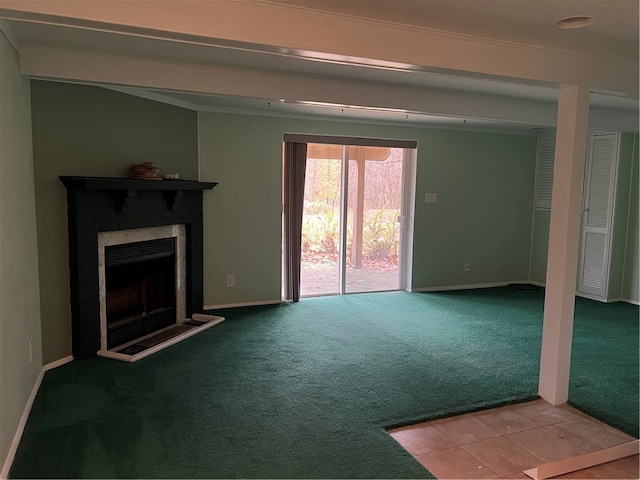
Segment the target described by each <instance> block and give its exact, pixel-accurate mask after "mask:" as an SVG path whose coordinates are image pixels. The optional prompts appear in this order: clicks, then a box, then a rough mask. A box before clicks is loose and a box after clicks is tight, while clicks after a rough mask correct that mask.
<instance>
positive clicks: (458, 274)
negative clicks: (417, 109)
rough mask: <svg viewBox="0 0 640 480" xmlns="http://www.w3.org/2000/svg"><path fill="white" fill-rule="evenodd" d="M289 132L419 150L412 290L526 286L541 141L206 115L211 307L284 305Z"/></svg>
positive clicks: (203, 146)
mask: <svg viewBox="0 0 640 480" xmlns="http://www.w3.org/2000/svg"><path fill="white" fill-rule="evenodd" d="M283 132H298V133H315V134H330V135H350V136H365V137H380V138H395V139H408V140H417V141H418V165H417V186H416V196H417V200H416V212H415V239H414V263H413V288H414V289H424V288H429V287H440V286H454V285H472V284H478V283H483V284H485V283H491V282H512V281H523V280H526V279H527V278H528V273H529V246H530V238H531V212H532V208H533V186H534V170H535V150H536V138H535V137H527V136H516V135H499V134H485V133H474V132H462V131H447V130H436V129H419V128H401V127H388V126H378V125H363V124H357V123H338V122H329V121H319V120H301V119H291V118H280V117H262V116H249V115H232V114H218V113H200V116H199V141H200V175H201V180H207V181H216V182H219V185H218V186H217V187H216V188H215V189H214V190H213V191H212V192H209V193H205V196H204V198H205V206H204V214H205V217H204V222H205V225H204V226H205V304H207V305H226V304H234V303H244V302H261V301H262V302H264V301H277V300H279V299H280V288H281V287H280V282H281V266H280V265H281V203H282V193H281V183H282V180H281V175H282V133H283ZM426 192H436V193H438V203H437V204H424V203H423V199H424V194H425V193H426ZM465 262H470V263H471V272H469V273H465V272H464V271H463V264H464V263H465ZM501 262H502V263H504V268H503V269H498V264H499V263H501ZM226 274H235V276H236V286H235V287H234V288H225V286H224V278H225V275H226Z"/></svg>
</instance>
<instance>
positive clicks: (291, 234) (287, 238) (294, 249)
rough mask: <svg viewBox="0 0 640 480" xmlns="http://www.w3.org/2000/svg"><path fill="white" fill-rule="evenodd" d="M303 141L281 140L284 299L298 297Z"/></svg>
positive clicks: (304, 164) (305, 157)
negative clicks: (282, 149) (282, 165)
mask: <svg viewBox="0 0 640 480" xmlns="http://www.w3.org/2000/svg"><path fill="white" fill-rule="evenodd" d="M306 168H307V144H306V143H297V142H284V185H283V189H284V200H283V202H284V204H283V210H284V212H283V213H284V282H285V300H291V301H294V302H297V301H299V300H300V256H301V252H302V249H301V243H302V210H303V207H304V179H305V178H304V177H305V170H306Z"/></svg>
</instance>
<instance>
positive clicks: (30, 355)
mask: <svg viewBox="0 0 640 480" xmlns="http://www.w3.org/2000/svg"><path fill="white" fill-rule="evenodd" d="M29 362H33V338H30V339H29Z"/></svg>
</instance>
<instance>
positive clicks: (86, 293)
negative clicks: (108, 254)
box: [60, 176, 217, 359]
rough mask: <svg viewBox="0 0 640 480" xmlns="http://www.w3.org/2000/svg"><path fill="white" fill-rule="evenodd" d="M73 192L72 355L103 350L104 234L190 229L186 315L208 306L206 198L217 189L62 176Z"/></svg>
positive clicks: (196, 184) (172, 182) (180, 182)
mask: <svg viewBox="0 0 640 480" xmlns="http://www.w3.org/2000/svg"><path fill="white" fill-rule="evenodd" d="M60 180H61V181H62V183H63V184H64V186H65V187H66V188H67V209H68V228H69V275H70V287H71V336H72V343H71V346H72V352H73V356H74V358H76V359H85V358H88V357H91V356H94V355H95V354H96V352H97V351H98V350H99V349H100V347H101V337H100V335H101V332H100V291H99V276H98V233H100V232H109V231H118V230H132V229H138V228H147V227H158V226H164V225H184V226H185V231H186V299H185V307H186V315H187V316H191V315H192V314H193V313H198V312H201V311H202V307H203V303H204V300H203V266H202V255H203V237H202V233H203V225H202V196H203V191H204V190H210V189H212V188H213V187H215V186H216V185H217V184H216V183H213V182H198V181H193V180H164V179H163V180H154V181H152V180H140V179H131V178H103V177H70V176H61V177H60Z"/></svg>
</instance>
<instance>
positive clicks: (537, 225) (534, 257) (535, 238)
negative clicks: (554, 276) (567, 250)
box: [529, 210, 551, 284]
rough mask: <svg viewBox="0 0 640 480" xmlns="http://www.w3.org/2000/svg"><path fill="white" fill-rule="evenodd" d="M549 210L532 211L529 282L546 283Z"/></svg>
mask: <svg viewBox="0 0 640 480" xmlns="http://www.w3.org/2000/svg"><path fill="white" fill-rule="evenodd" d="M550 223H551V210H534V211H533V235H532V236H531V270H530V273H529V280H531V281H532V282H537V283H542V284H545V283H546V282H547V254H548V252H549V225H550Z"/></svg>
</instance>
